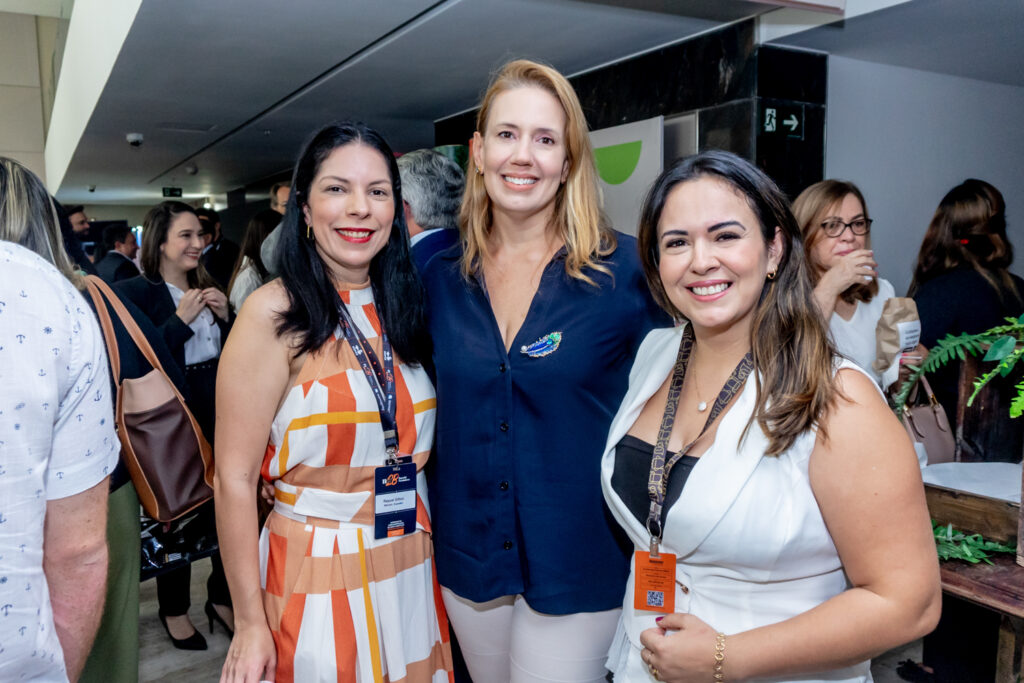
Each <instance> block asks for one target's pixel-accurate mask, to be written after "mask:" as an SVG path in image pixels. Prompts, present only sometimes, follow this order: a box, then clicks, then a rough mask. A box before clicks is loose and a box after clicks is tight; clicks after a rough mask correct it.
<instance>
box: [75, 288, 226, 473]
mask: <svg viewBox="0 0 1024 683" xmlns="http://www.w3.org/2000/svg"><path fill="white" fill-rule="evenodd" d="M89 285H92V286H91V287H89V294H90V295H91V296H92V297H93V301H96V298H97V296H98V294H99V293H102V294H103V295H104V297H106V299H107V301H109V302H110V306H111V308H113V309H114V313H116V314H117V317H118V318H119V319H120V320H121V324H122V325H124V328H125V330H127V331H128V334H129V335H130V336H131V338H132V341H133V342H135V345H136V346H137V347H138V348H139V351H141V352H142V355H143V356H144V357H145V358H146V360H147V361H149V364H150V365H152V366H153V369H155V370H156V371H158V372H159V373H160V374H161V375H163V376H164V379H165V380H167V385H168V386H169V387H170V388H171V391H173V392H174V396H175V397H176V398H177V399H178V401H179V402H180V403H181V406H182V407H183V408H184V409H185V413H186V414H187V415H188V419H189V422H190V423H191V424H192V431H194V432H195V434H196V436H197V437H198V438H199V452H200V455H201V457H202V459H203V463H204V465H206V470H207V475H208V476H207V483H208V484H210V485H211V486H212V485H213V484H212V474H210V470H211V467H210V466H211V465H212V464H213V450H212V449H211V448H210V443H209V442H208V441H207V440H206V437H205V436H204V435H203V430H202V428H201V427H200V426H199V423H198V422H197V421H196V418H195V416H194V415H193V414H192V411H191V410H189V409H188V404H187V403H186V402H185V397H184V396H182V395H181V392H180V391H178V387H177V385H176V384H175V383H174V381H173V380H171V378H170V377H168V375H167V371H166V370H164V366H163V365H162V364H161V363H160V359H159V358H158V357H157V355H156V351H154V350H153V347H152V346H150V344H149V340H148V339H146V335H144V334H143V333H142V330H141V329H140V328H139V325H138V323H136V322H135V318H133V317H132V314H131V313H129V312H128V309H127V308H125V305H124V304H123V303H121V299H119V298H118V296H117V294H115V293H114V290H112V289H111V288H110V285H108V284H107V283H106V282H104V281H103V280H101V279H100V278H99V277H97V276H95V275H88V276H86V286H89ZM94 289H95V290H96V291H94ZM96 309H97V311H102V313H100V319H101V324H102V320H103V317H104V316H105V317H106V321H107V325H109V331H110V338H109V339H108V341H107V346H108V347H110V348H113V349H114V351H113V352H112V353H111V355H112V356H114V357H116V358H118V363H117V364H118V367H117V368H115V369H114V380H115V382H117V386H118V388H120V387H121V374H120V356H119V355H117V340H116V338H114V328H113V324H111V319H110V316H109V314H108V313H107V310H106V306H104V305H102V301H100V302H97V305H96ZM106 334H107V328H106V326H105V327H104V336H106ZM118 400H120V392H118ZM118 414H120V411H119V412H118Z"/></svg>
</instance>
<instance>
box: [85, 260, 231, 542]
mask: <svg viewBox="0 0 1024 683" xmlns="http://www.w3.org/2000/svg"><path fill="white" fill-rule="evenodd" d="M86 287H87V289H88V290H89V296H91V297H92V300H93V303H94V304H95V305H96V314H97V317H98V318H99V321H100V327H101V328H102V330H103V338H104V340H105V341H106V344H107V355H108V356H109V357H110V367H111V369H112V370H113V371H114V382H115V384H117V403H116V404H115V408H114V420H115V423H116V424H117V436H118V438H119V439H120V440H121V456H122V457H123V458H124V462H125V464H126V465H127V466H128V471H129V473H130V474H131V478H132V483H133V484H135V490H136V491H137V492H138V494H139V501H140V502H141V503H142V507H143V509H145V511H146V514H147V515H149V516H150V517H152V518H153V519H155V520H157V521H160V522H169V521H171V520H174V519H177V518H178V517H181V516H182V515H184V514H186V513H188V512H190V511H191V510H194V509H195V508H197V507H199V506H200V505H202V504H203V503H205V502H206V501H208V500H210V499H211V498H213V450H212V449H211V448H210V444H209V443H208V442H207V441H206V439H205V438H204V437H203V432H202V430H201V429H200V428H199V423H198V422H196V419H195V417H193V416H192V413H191V412H190V411H189V409H188V408H187V407H186V406H185V399H184V398H183V397H182V395H181V393H179V392H178V388H177V387H176V386H174V382H172V381H171V379H170V378H169V377H168V376H167V373H166V372H164V369H163V366H162V365H161V364H160V359H159V358H157V355H156V352H155V351H153V347H152V346H150V345H149V342H148V341H146V337H145V335H143V334H142V330H141V329H139V326H138V325H137V324H136V323H135V320H134V319H133V318H132V316H131V313H129V312H128V309H127V308H125V306H124V304H122V303H121V300H120V299H118V298H117V295H116V294H114V292H113V290H112V289H110V287H109V286H108V285H107V283H105V282H104V281H103V280H101V279H100V278H98V277H96V276H95V275H90V276H88V277H87V278H86ZM104 297H105V298H106V300H107V301H109V302H110V307H111V308H113V309H114V312H115V313H116V314H117V317H118V318H120V320H121V324H122V325H124V327H125V329H126V330H127V331H128V334H129V335H131V338H132V341H134V342H135V345H136V346H137V347H138V349H139V351H140V352H142V355H143V356H144V357H145V358H146V360H147V361H149V364H150V365H151V366H153V370H151V371H150V372H148V373H146V374H145V375H143V376H142V377H139V378H136V379H125V380H122V379H121V355H120V352H119V351H118V348H117V337H116V336H115V334H114V325H113V322H112V320H111V318H110V313H109V312H108V311H107V306H106V305H105V304H104V301H103V299H104Z"/></svg>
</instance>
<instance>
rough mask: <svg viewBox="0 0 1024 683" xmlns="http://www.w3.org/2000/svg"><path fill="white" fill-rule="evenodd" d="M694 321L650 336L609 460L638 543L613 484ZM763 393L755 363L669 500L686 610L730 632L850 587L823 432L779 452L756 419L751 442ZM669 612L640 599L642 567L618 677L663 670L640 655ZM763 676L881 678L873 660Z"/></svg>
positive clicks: (614, 651)
mask: <svg viewBox="0 0 1024 683" xmlns="http://www.w3.org/2000/svg"><path fill="white" fill-rule="evenodd" d="M682 331H683V328H682V327H677V328H674V329H658V330H653V331H652V332H651V333H650V334H648V335H647V338H646V339H644V342H643V344H642V345H641V347H640V349H639V351H638V353H637V358H636V361H635V362H634V364H633V369H632V370H631V371H630V377H629V390H628V391H627V393H626V396H625V398H624V399H623V402H622V405H621V407H620V408H619V412H618V414H617V415H616V416H615V419H614V420H613V422H612V426H611V431H610V433H609V436H608V442H607V446H606V449H605V453H604V457H603V459H602V462H601V485H602V488H603V489H604V495H605V500H606V501H607V502H608V506H609V508H610V509H611V511H612V513H613V514H614V516H615V518H616V519H617V520H618V522H619V524H620V525H622V527H623V528H624V529H625V530H626V532H627V534H628V535H629V537H630V539H631V540H632V541H633V543H634V545H635V546H636V549H638V550H647V548H648V546H649V544H650V535H649V534H648V532H647V530H646V529H645V528H644V525H643V524H642V523H641V522H639V521H638V520H637V518H636V517H634V516H633V514H632V513H631V512H630V511H629V509H628V508H627V507H626V505H625V504H624V503H623V502H622V500H621V499H620V498H619V496H618V495H617V494H616V492H615V491H614V490H613V488H612V485H611V477H612V472H613V470H614V466H615V450H616V445H617V444H618V442H619V440H620V439H622V437H623V436H624V435H625V434H626V432H628V431H629V429H630V428H631V427H632V426H633V424H634V423H635V422H636V419H637V417H638V416H639V414H640V411H641V410H642V408H643V406H644V404H645V403H646V402H647V400H648V399H649V398H650V397H651V396H653V395H654V393H655V392H656V391H657V390H658V388H659V387H660V386H661V385H662V383H663V382H664V381H665V378H666V377H668V375H669V373H670V372H671V371H672V367H673V366H674V364H675V359H676V354H677V352H678V349H679V341H680V338H681V337H682ZM840 367H851V368H856V367H857V366H856V365H855V364H853V363H850V362H849V361H845V360H844V361H837V365H836V369H837V370H838V369H839V368H840ZM858 369H859V368H858ZM755 398H756V391H755V388H754V377H753V374H751V376H750V377H748V378H747V381H746V383H745V385H744V388H743V390H742V392H741V393H740V395H739V396H737V397H736V399H735V403H734V405H733V406H732V408H731V409H730V410H729V411H728V412H727V413H726V414H725V415H724V416H723V417H722V421H721V423H720V424H719V427H718V431H717V432H716V435H715V441H714V443H713V444H712V445H711V447H710V448H708V450H707V451H706V452H705V453H704V454H703V455H702V456H701V457H700V459H699V460H698V461H697V464H696V465H695V466H694V468H693V471H692V472H691V473H690V475H689V478H688V479H687V481H686V485H685V486H684V487H683V490H682V493H681V495H680V496H679V499H678V500H677V501H676V502H675V503H674V504H673V505H672V507H671V508H670V509H669V510H668V514H667V518H666V521H665V528H664V534H663V535H664V538H663V539H662V549H663V550H664V551H665V552H669V553H674V554H675V555H676V558H677V564H676V595H675V611H676V612H685V613H690V614H693V615H694V616H697V617H699V618H700V619H702V620H704V621H705V622H707V623H708V624H709V625H710V626H711V627H712V628H714V629H715V630H716V631H721V632H723V633H725V634H727V635H728V634H733V633H739V632H742V631H747V630H750V629H753V628H758V627H760V626H766V625H769V624H774V623H778V622H780V621H783V620H785V619H789V618H791V617H794V616H796V615H798V614H801V613H803V612H806V611H808V610H810V609H812V608H813V607H815V606H817V605H819V604H821V603H823V602H825V601H826V600H828V599H829V598H831V597H833V596H835V595H837V594H839V593H841V592H843V591H844V590H846V588H847V581H846V576H845V574H844V573H843V568H842V564H841V563H840V561H839V554H838V552H837V551H836V548H835V545H834V544H833V543H832V538H831V537H830V536H829V533H828V529H827V528H826V527H825V522H824V520H823V519H822V516H821V510H820V509H819V508H818V504H817V501H816V500H815V498H814V493H813V492H812V491H811V485H810V480H809V478H808V474H807V464H808V460H809V459H810V455H811V451H812V450H813V449H814V445H815V439H816V433H815V432H814V431H813V430H809V431H807V432H805V433H804V434H801V435H800V436H799V437H798V438H797V439H796V441H795V442H794V443H793V445H792V446H791V447H790V448H789V449H788V450H787V451H785V452H784V453H782V454H781V455H780V456H778V457H772V458H767V457H764V453H765V451H766V450H767V445H768V439H767V437H766V436H765V435H764V433H763V432H762V431H761V429H760V428H759V427H758V425H757V423H756V422H755V423H754V424H753V425H751V428H750V429H749V430H748V432H747V435H746V437H745V438H744V440H743V442H742V444H739V443H738V440H739V438H740V435H741V434H742V433H743V430H744V428H745V427H746V424H747V421H748V420H749V419H750V416H751V414H752V413H753V409H754V401H755ZM683 586H685V587H686V589H687V591H686V592H684V591H683ZM658 616H660V614H659V613H656V612H650V611H640V610H635V609H634V608H633V576H632V574H630V578H629V582H628V584H627V586H626V592H625V597H624V600H623V607H622V620H621V622H620V625H619V629H618V632H617V633H616V636H615V639H614V640H613V642H612V646H611V649H610V650H609V656H608V668H609V669H610V670H611V671H612V672H614V673H615V680H616V681H617V682H622V681H625V682H629V683H635V682H638V681H644V682H645V683H647V682H648V681H653V680H654V679H653V678H652V677H651V676H650V673H649V672H648V670H647V666H646V665H645V664H643V662H642V661H641V659H640V650H641V648H642V646H641V644H640V633H641V632H642V631H644V630H645V629H648V628H652V627H654V626H655V625H656V624H655V618H656V617H658ZM709 656H710V655H709ZM763 680H771V681H786V680H799V681H801V682H802V683H806V682H808V681H851V682H852V681H859V682H864V681H871V670H870V662H869V661H865V662H861V663H860V664H857V665H855V666H852V667H847V668H845V669H840V670H834V671H827V672H820V673H816V674H812V675H806V674H802V675H799V676H794V677H791V678H786V677H783V678H771V679H763Z"/></svg>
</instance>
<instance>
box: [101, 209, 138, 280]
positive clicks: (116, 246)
mask: <svg viewBox="0 0 1024 683" xmlns="http://www.w3.org/2000/svg"><path fill="white" fill-rule="evenodd" d="M103 244H104V246H106V248H107V255H106V256H104V257H103V258H101V259H100V260H99V261H97V262H96V272H97V273H99V275H100V277H101V278H103V279H104V280H106V281H107V282H108V283H110V284H113V283H115V282H117V281H118V280H127V279H128V278H130V277H135V276H136V275H138V274H139V268H138V266H136V265H135V261H134V259H135V255H136V254H137V253H138V252H139V243H138V242H137V241H136V239H135V233H134V232H132V229H131V228H129V227H128V225H127V224H125V223H115V224H113V225H108V226H107V227H106V228H104V230H103Z"/></svg>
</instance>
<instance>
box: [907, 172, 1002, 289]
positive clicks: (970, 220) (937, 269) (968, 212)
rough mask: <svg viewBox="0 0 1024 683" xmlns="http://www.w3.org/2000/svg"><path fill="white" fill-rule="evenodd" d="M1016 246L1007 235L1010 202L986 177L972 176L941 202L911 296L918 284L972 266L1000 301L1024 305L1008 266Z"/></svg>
mask: <svg viewBox="0 0 1024 683" xmlns="http://www.w3.org/2000/svg"><path fill="white" fill-rule="evenodd" d="M1011 263H1013V246H1012V245H1011V244H1010V241H1009V240H1008V239H1007V237H1006V202H1005V201H1003V195H1002V193H1001V192H999V190H997V189H996V188H995V187H993V186H992V185H990V184H989V183H986V182H985V181H984V180H978V179H976V178H968V179H967V180H965V181H964V182H962V183H960V184H959V185H957V186H956V187H954V188H953V189H952V190H950V191H949V192H947V193H946V196H945V197H943V198H942V201H941V202H939V206H938V208H937V209H936V210H935V215H934V216H933V217H932V222H931V223H930V224H929V225H928V230H927V231H926V232H925V234H924V241H923V242H921V251H920V252H919V253H918V255H917V267H916V268H915V269H914V279H913V280H912V281H911V283H910V292H908V296H913V295H914V294H915V293H916V292H917V289H918V287H920V286H921V285H923V284H924V283H925V282H928V281H929V280H932V279H934V278H936V277H938V276H940V275H943V274H945V273H948V272H949V271H951V270H955V269H957V268H961V267H964V266H970V267H971V268H973V269H974V270H976V271H977V272H978V273H979V274H980V275H981V276H982V277H984V278H985V280H986V281H987V282H988V283H989V284H990V285H992V288H993V289H995V290H996V293H997V294H998V295H999V299H1000V300H1001V301H1003V302H1004V303H1005V302H1006V295H1007V294H1009V295H1012V296H1013V298H1014V299H1015V300H1016V303H1018V304H1020V303H1021V294H1020V292H1018V291H1017V287H1016V285H1014V283H1013V278H1011V277H1010V272H1009V270H1008V269H1009V267H1010V264H1011Z"/></svg>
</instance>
